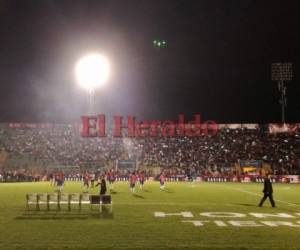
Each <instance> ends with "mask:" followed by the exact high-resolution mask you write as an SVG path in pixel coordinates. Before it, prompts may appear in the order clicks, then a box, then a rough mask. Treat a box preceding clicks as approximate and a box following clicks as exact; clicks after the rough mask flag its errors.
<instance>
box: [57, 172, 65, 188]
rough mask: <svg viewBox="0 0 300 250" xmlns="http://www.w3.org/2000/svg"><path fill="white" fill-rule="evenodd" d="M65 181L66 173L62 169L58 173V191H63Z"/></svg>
mask: <svg viewBox="0 0 300 250" xmlns="http://www.w3.org/2000/svg"><path fill="white" fill-rule="evenodd" d="M64 182H65V175H64V172H63V171H60V172H59V173H58V174H57V188H58V191H59V192H61V191H62V190H63V187H64Z"/></svg>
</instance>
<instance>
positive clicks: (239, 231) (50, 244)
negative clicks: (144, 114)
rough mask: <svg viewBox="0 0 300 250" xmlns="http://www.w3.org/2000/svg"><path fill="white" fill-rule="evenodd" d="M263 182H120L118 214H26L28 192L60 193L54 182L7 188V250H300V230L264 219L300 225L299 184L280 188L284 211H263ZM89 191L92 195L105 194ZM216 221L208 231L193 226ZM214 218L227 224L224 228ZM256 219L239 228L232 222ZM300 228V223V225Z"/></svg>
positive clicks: (3, 228)
mask: <svg viewBox="0 0 300 250" xmlns="http://www.w3.org/2000/svg"><path fill="white" fill-rule="evenodd" d="M262 185H263V184H250V183H249V184H246V183H244V184H243V183H166V190H165V191H160V190H159V183H158V182H146V184H145V186H144V190H142V191H141V190H139V186H137V188H136V193H135V195H132V194H131V193H130V192H129V185H128V183H125V182H119V183H116V184H115V193H113V194H112V200H113V213H112V214H106V215H104V216H98V214H97V213H95V212H92V213H91V212H89V211H88V210H87V211H82V212H81V213H79V212H75V211H74V212H68V211H61V212H56V211H54V210H53V211H50V212H46V211H41V212H26V211H25V194H26V193H31V192H33V193H43V192H48V193H50V192H54V187H51V186H50V185H49V183H47V182H40V183H8V184H6V183H1V184H0V249H31V250H34V249H300V228H299V227H290V226H278V227H270V226H267V225H262V224H261V221H288V222H292V223H295V224H296V223H298V222H297V221H300V214H299V215H296V214H295V213H300V185H298V184H273V188H274V198H275V199H276V200H277V204H276V205H277V207H276V208H271V207H270V204H269V201H266V203H265V205H264V207H263V208H259V207H257V204H258V202H259V200H260V196H261V190H262ZM82 189H83V188H82V183H79V182H78V183H75V182H67V183H66V186H65V188H64V191H65V192H67V193H71V192H82ZM98 191H99V189H98V188H94V189H90V190H89V193H98ZM183 211H188V212H190V213H192V214H193V218H183V217H182V216H178V215H177V216H175V215H174V216H166V217H155V216H154V213H155V212H165V213H179V212H183ZM204 212H233V213H242V214H245V215H246V217H243V218H209V217H204V216H201V215H200V213H204ZM249 213H273V214H274V213H286V214H290V215H293V216H294V218H263V219H261V218H256V217H253V216H251V215H249ZM194 220H197V221H209V222H205V223H204V225H203V226H195V225H194V224H193V223H192V222H183V221H194ZM215 220H218V221H222V222H224V223H225V225H226V226H218V225H216V223H215V222H214V221H215ZM230 220H232V221H254V223H255V222H256V223H258V224H260V225H261V226H257V227H249V226H245V227H238V226H233V225H231V224H230V223H229V221H230ZM299 225H300V224H299Z"/></svg>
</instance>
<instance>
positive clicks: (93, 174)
mask: <svg viewBox="0 0 300 250" xmlns="http://www.w3.org/2000/svg"><path fill="white" fill-rule="evenodd" d="M90 178H91V187H92V188H94V184H95V178H96V175H95V173H92V174H91V176H90Z"/></svg>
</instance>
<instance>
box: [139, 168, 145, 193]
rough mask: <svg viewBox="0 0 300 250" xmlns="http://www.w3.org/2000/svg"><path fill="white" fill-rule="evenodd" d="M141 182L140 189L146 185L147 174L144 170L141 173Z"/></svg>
mask: <svg viewBox="0 0 300 250" xmlns="http://www.w3.org/2000/svg"><path fill="white" fill-rule="evenodd" d="M139 182H140V189H143V187H144V182H145V175H144V172H141V173H140V174H139Z"/></svg>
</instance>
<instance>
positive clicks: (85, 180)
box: [83, 173, 90, 193]
mask: <svg viewBox="0 0 300 250" xmlns="http://www.w3.org/2000/svg"><path fill="white" fill-rule="evenodd" d="M89 181H90V175H89V174H88V173H85V175H84V176H83V189H84V192H85V193H87V192H88V189H89Z"/></svg>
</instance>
